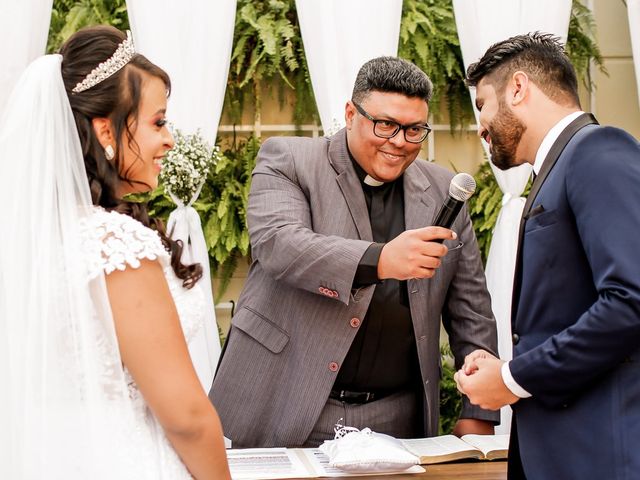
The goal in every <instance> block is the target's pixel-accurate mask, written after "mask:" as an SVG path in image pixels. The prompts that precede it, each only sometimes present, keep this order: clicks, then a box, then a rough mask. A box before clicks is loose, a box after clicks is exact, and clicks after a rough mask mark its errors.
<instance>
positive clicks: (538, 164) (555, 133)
mask: <svg viewBox="0 0 640 480" xmlns="http://www.w3.org/2000/svg"><path fill="white" fill-rule="evenodd" d="M583 113H584V112H583V111H581V110H580V111H577V112H573V113H570V114H569V115H567V116H566V117H564V118H563V119H562V120H560V121H559V122H558V123H556V124H555V125H554V126H553V127H551V130H549V131H548V132H547V134H546V135H545V136H544V138H543V139H542V143H541V144H540V147H538V152H537V153H536V159H535V160H534V162H533V173H535V174H536V175H538V174H539V173H540V169H541V168H542V164H543V163H544V159H545V158H547V154H548V153H549V151H550V150H551V147H552V146H553V144H554V143H555V141H556V140H557V139H558V137H559V136H560V134H561V133H562V132H563V131H564V129H565V128H567V127H568V126H569V124H570V123H571V122H573V121H574V120H575V119H576V118H578V117H579V116H580V115H582V114H583Z"/></svg>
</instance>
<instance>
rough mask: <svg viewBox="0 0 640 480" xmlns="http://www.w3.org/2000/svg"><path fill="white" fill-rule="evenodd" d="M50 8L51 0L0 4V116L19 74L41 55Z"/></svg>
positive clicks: (4, 0) (8, 0)
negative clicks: (0, 65)
mask: <svg viewBox="0 0 640 480" xmlns="http://www.w3.org/2000/svg"><path fill="white" fill-rule="evenodd" d="M52 5H53V0H21V1H19V2H16V1H15V0H0V32H2V35H3V37H4V38H5V42H4V46H3V47H2V50H1V52H2V63H3V66H2V68H1V69H0V115H1V114H2V112H3V110H4V104H5V102H6V101H7V98H9V95H10V94H11V90H13V87H14V85H15V82H16V80H18V77H19V76H20V74H21V73H22V71H23V70H24V69H25V68H26V67H27V65H29V63H31V61H32V60H34V59H35V58H37V57H39V56H40V55H42V54H44V53H45V49H46V48H47V36H48V33H49V23H50V22H51V7H52Z"/></svg>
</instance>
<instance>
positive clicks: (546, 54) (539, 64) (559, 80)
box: [467, 32, 580, 106]
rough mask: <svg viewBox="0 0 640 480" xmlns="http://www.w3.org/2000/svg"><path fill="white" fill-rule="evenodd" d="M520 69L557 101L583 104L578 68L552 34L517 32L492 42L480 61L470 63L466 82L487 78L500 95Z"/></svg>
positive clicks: (473, 85)
mask: <svg viewBox="0 0 640 480" xmlns="http://www.w3.org/2000/svg"><path fill="white" fill-rule="evenodd" d="M518 70H521V71H523V72H525V73H526V74H527V75H528V76H529V78H530V79H531V81H532V82H533V83H534V84H535V85H536V86H537V87H538V88H539V89H540V90H542V92H544V94H545V95H546V96H547V97H549V98H550V99H552V100H553V101H555V102H556V103H561V104H571V105H577V106H579V105H580V99H579V98H578V80H577V78H576V71H575V69H574V68H573V65H572V64H571V61H570V60H569V57H568V56H567V54H566V52H565V50H564V47H563V45H562V43H561V42H560V39H559V38H558V37H555V36H554V35H552V34H550V33H542V32H532V33H527V34H524V35H516V36H515V37H511V38H508V39H507V40H503V41H501V42H498V43H495V44H493V45H492V46H491V47H489V49H488V50H487V51H486V53H485V54H484V55H483V56H482V58H481V59H480V60H479V61H478V62H476V63H472V64H471V65H469V68H468V69H467V85H469V86H471V87H475V86H476V85H478V83H479V82H480V80H482V79H483V78H485V79H486V80H485V81H486V82H488V83H489V84H491V85H493V87H494V88H495V90H496V92H497V93H499V94H500V93H502V92H504V88H505V86H506V84H507V81H508V80H509V78H511V75H512V74H513V73H514V72H516V71H518Z"/></svg>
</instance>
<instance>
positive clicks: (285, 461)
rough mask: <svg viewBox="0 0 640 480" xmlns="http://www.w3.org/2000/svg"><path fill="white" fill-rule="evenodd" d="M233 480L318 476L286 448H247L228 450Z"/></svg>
mask: <svg viewBox="0 0 640 480" xmlns="http://www.w3.org/2000/svg"><path fill="white" fill-rule="evenodd" d="M227 460H228V461H229V470H231V478H233V480H249V479H251V480H254V479H255V480H260V479H274V478H314V477H316V476H317V475H316V474H315V473H313V472H309V470H308V469H307V468H306V467H305V465H304V464H303V463H302V461H301V460H300V458H298V455H296V454H295V452H294V451H293V450H289V449H286V448H247V449H237V450H233V449H232V450H227Z"/></svg>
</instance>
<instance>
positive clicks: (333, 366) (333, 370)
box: [329, 362, 338, 372]
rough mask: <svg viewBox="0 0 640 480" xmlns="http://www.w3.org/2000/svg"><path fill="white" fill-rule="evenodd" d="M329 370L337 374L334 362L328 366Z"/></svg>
mask: <svg viewBox="0 0 640 480" xmlns="http://www.w3.org/2000/svg"><path fill="white" fill-rule="evenodd" d="M329 370H331V371H332V372H337V371H338V364H337V363H336V362H331V363H330V364H329Z"/></svg>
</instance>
